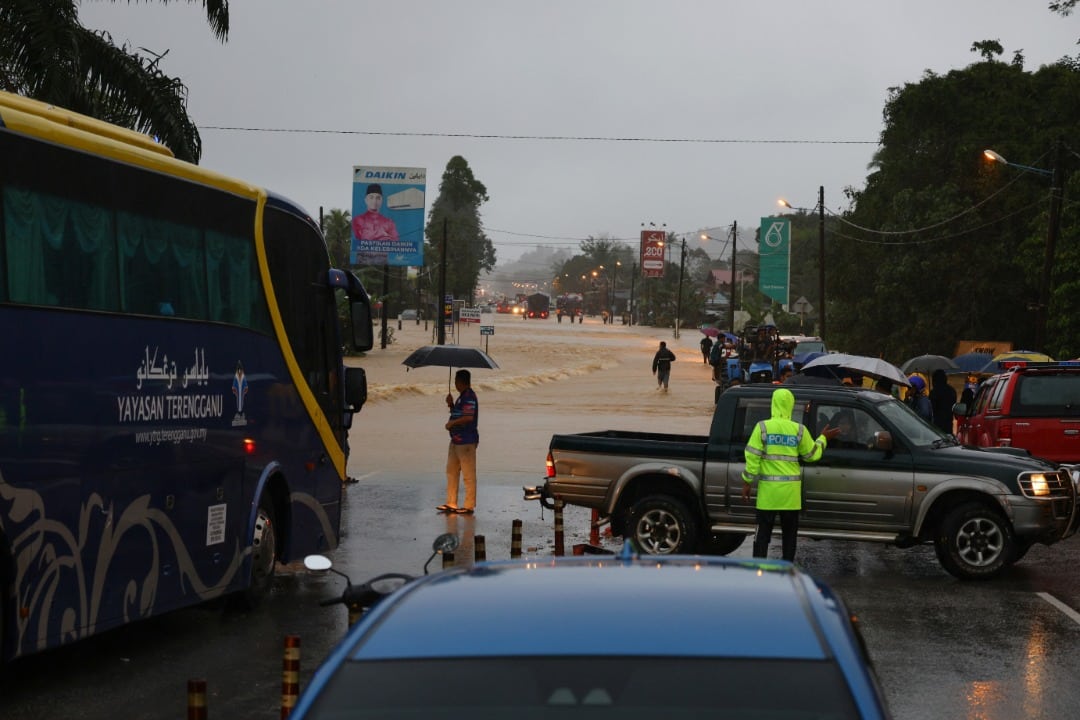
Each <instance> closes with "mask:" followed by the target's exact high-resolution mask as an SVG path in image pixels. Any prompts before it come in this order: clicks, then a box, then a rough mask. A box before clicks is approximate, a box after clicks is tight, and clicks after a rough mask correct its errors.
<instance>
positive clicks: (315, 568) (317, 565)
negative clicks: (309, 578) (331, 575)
mask: <svg viewBox="0 0 1080 720" xmlns="http://www.w3.org/2000/svg"><path fill="white" fill-rule="evenodd" d="M332 565H333V563H332V562H330V558H328V557H324V556H322V555H308V556H307V557H305V558H304V567H306V568H307V569H308V570H311V571H312V572H322V571H324V570H329V569H330V567H331V566H332Z"/></svg>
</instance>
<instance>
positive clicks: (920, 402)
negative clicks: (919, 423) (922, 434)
mask: <svg viewBox="0 0 1080 720" xmlns="http://www.w3.org/2000/svg"><path fill="white" fill-rule="evenodd" d="M908 382H909V383H911V387H910V388H909V389H908V393H907V400H906V401H905V402H907V404H908V407H910V408H911V409H912V410H914V411H915V413H916V414H917V415H918V416H919V417H921V418H922V419H923V420H925V421H926V422H928V423H933V422H934V407H933V406H932V405H931V404H930V398H928V397H926V381H925V380H923V379H922V378H921V377H919V376H918V375H912V376H910V377H909V378H908Z"/></svg>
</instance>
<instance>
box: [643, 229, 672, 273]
mask: <svg viewBox="0 0 1080 720" xmlns="http://www.w3.org/2000/svg"><path fill="white" fill-rule="evenodd" d="M665 237H666V234H665V233H664V231H663V230H642V231H641V276H642V277H647V278H651V277H652V278H658V277H664V238H665Z"/></svg>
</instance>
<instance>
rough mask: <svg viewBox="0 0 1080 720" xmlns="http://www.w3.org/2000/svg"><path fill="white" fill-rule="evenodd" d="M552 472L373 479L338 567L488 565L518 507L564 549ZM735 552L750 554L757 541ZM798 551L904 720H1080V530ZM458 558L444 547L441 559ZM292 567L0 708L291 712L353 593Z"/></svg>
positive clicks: (60, 664)
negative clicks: (978, 577) (230, 601)
mask: <svg viewBox="0 0 1080 720" xmlns="http://www.w3.org/2000/svg"><path fill="white" fill-rule="evenodd" d="M537 480H538V477H536V476H530V475H523V474H522V475H516V476H515V475H514V474H505V475H503V476H501V477H498V478H494V479H490V478H485V481H484V482H483V483H482V485H481V490H480V500H479V502H480V507H479V509H478V512H477V515H476V516H475V517H466V516H450V517H447V516H443V515H439V514H437V513H435V512H434V509H433V508H434V506H435V505H437V504H438V503H439V502H441V500H442V498H441V494H442V490H443V487H442V482H443V481H442V476H441V474H438V473H435V474H430V475H416V474H412V475H410V476H408V477H405V476H394V475H393V474H391V473H382V474H380V475H378V476H377V477H373V478H366V479H362V480H361V482H360V483H359V484H355V485H350V486H349V487H348V489H347V491H346V495H347V500H346V502H347V506H346V508H345V515H344V517H345V521H344V524H345V526H346V531H345V534H344V537H343V538H342V544H341V547H339V548H338V550H337V551H335V553H334V554H333V556H332V557H333V559H334V561H335V564H336V567H337V568H338V569H340V570H342V571H344V572H346V573H348V574H349V575H350V576H352V578H353V579H354V580H356V581H360V580H363V579H366V578H369V577H371V576H373V575H376V574H379V573H382V572H390V571H398V572H409V573H415V574H419V573H420V572H422V568H423V565H424V562H425V561H426V560H427V559H428V557H429V555H430V545H431V541H432V540H433V539H434V538H435V537H436V536H437V535H438V534H439V533H441V532H447V531H450V532H455V533H457V534H459V536H461V538H462V546H461V548H459V550H458V552H457V554H456V555H457V558H458V560H459V561H461V562H470V561H471V560H472V557H473V554H474V548H475V541H474V539H475V537H476V536H477V535H481V536H483V537H484V540H485V546H486V554H487V559H489V560H502V559H508V558H509V555H510V541H511V537H510V536H511V529H512V525H513V521H514V520H515V519H520V520H521V521H522V524H523V543H522V545H523V554H524V555H525V556H534V557H535V556H550V555H551V553H552V549H553V533H552V514H551V512H550V511H545V512H544V513H543V514H541V510H540V508H539V505H538V504H537V503H529V502H525V501H523V500H522V499H521V491H520V487H521V485H523V484H534V483H535V482H536V481H537ZM588 521H589V517H588V514H587V513H586V512H585V511H582V510H581V509H580V508H568V510H567V513H566V517H565V525H566V528H565V532H566V541H565V542H566V552H567V553H568V554H569V553H570V552H571V548H572V546H573V545H574V544H575V543H581V542H587V540H588V534H589V528H588ZM603 542H604V544H605V545H606V546H608V547H610V548H614V547H616V543H614V542H612V541H610V540H605V541H603ZM773 551H774V553H777V552H778V543H774V546H773ZM735 554H736V555H740V556H748V555H749V554H750V543H749V542H746V543H744V544H743V546H742V547H741V548H740V549H739V550H738V551H736V553H735ZM798 560H799V564H800V565H802V566H803V567H804V568H805V569H807V570H809V571H811V572H813V573H814V574H816V575H817V576H818V577H820V578H822V579H824V580H825V581H826V582H828V583H830V584H831V585H832V586H833V587H834V588H835V589H836V590H838V591H839V592H840V594H841V595H842V596H843V597H844V599H845V600H846V602H847V603H848V605H849V608H850V609H851V610H852V611H854V612H855V613H856V614H857V615H858V617H859V619H860V622H861V625H862V628H863V633H864V636H865V638H866V641H867V645H868V647H869V649H870V653H871V656H872V658H873V660H874V663H875V666H876V668H877V671H878V674H879V677H880V679H881V682H882V685H883V687H884V689H885V693H886V696H887V698H888V701H889V703H890V707H891V709H892V711H893V714H894V716H895V717H896V718H898V719H900V720H921V719H923V718H927V719H929V718H978V719H980V720H998V719H1001V720H1004V719H1005V718H1009V719H1010V720H1011V719H1014V718H1066V717H1076V716H1077V714H1078V711H1077V709H1076V708H1078V707H1080V683H1077V682H1076V678H1077V677H1078V675H1080V615H1078V614H1077V613H1078V612H1080V582H1078V580H1077V577H1078V572H1080V571H1078V568H1080V540H1078V539H1076V538H1072V539H1070V540H1068V541H1066V542H1064V543H1061V544H1058V545H1056V546H1054V547H1050V548H1046V547H1043V546H1036V547H1035V548H1033V549H1032V550H1031V551H1030V552H1029V554H1028V556H1027V557H1026V558H1025V559H1024V561H1023V562H1021V563H1020V564H1018V565H1017V566H1016V567H1014V568H1013V569H1012V570H1010V571H1009V572H1008V573H1007V574H1006V575H1005V576H1004V577H1002V578H999V579H998V580H995V581H992V582H988V583H961V582H958V581H956V580H954V579H953V578H952V577H951V576H949V575H947V574H946V573H945V572H944V571H943V570H941V569H940V567H939V566H938V564H937V560H936V558H935V557H934V552H933V549H932V548H930V547H929V546H925V547H920V548H915V549H908V550H901V549H898V548H893V547H889V546H885V545H877V544H870V543H842V542H834V541H818V542H814V541H803V542H802V543H800V548H799V557H798ZM440 566H441V564H440V560H439V559H438V558H436V560H434V561H433V562H432V570H435V569H438V567H440ZM283 570H284V572H282V574H281V575H280V577H279V579H278V582H277V584H276V587H275V592H274V594H273V596H272V597H271V599H270V600H269V601H268V602H267V603H266V605H265V607H264V608H262V609H261V610H260V611H257V612H254V613H250V614H244V613H238V612H235V611H231V610H229V609H227V608H226V607H224V606H223V605H210V606H204V607H200V608H195V609H190V610H184V611H180V612H176V613H173V614H171V615H168V616H165V617H161V618H156V619H153V620H149V621H146V622H142V623H138V624H135V625H132V626H129V627H127V628H123V629H120V630H117V631H113V632H110V633H106V634H105V635H103V636H101V637H97V638H91V639H89V640H87V641H85V642H82V643H79V644H76V645H73V646H70V647H67V648H62V649H60V650H58V651H53V652H48V653H45V654H42V655H38V656H34V657H30V658H27V659H25V660H21V661H19V662H17V663H14V664H12V665H11V666H9V667H7V668H5V669H4V670H3V676H2V679H0V718H3V719H4V720H23V719H24V718H26V719H30V718H42V719H45V718H50V719H51V718H73V717H77V718H80V720H97V719H98V718H117V717H121V718H176V717H182V716H183V715H184V713H185V711H186V701H187V700H186V682H187V680H188V679H189V678H197V677H201V678H206V680H207V685H208V710H209V714H210V717H212V718H223V717H225V718H267V719H269V718H276V717H278V716H279V710H280V685H281V666H282V646H283V642H284V638H285V636H286V635H289V634H296V635H299V636H300V638H301V653H302V659H301V684H302V686H303V685H306V682H307V680H308V678H309V677H310V675H311V673H312V672H313V671H314V669H315V667H316V665H317V663H318V661H319V659H320V658H321V657H323V656H324V655H325V654H326V653H327V651H328V650H329V649H330V647H332V645H333V643H334V642H336V641H337V640H338V639H339V638H340V637H341V635H342V634H343V633H344V631H345V625H346V618H345V612H344V609H343V608H341V607H340V606H339V607H333V608H321V607H319V605H318V603H319V600H321V599H323V598H325V597H328V596H331V595H333V594H334V593H335V592H337V591H340V588H341V587H342V581H341V579H340V578H337V577H335V576H333V575H326V576H312V575H309V574H307V573H306V572H305V571H303V570H298V569H296V568H285V569H283ZM615 601H617V599H614V598H613V602H615ZM718 610H719V611H722V609H718Z"/></svg>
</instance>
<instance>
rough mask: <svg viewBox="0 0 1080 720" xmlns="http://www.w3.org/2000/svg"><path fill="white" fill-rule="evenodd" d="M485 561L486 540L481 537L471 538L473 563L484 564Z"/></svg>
mask: <svg viewBox="0 0 1080 720" xmlns="http://www.w3.org/2000/svg"><path fill="white" fill-rule="evenodd" d="M485 560H487V540H485V539H484V536H483V535H474V536H473V561H474V562H484V561H485Z"/></svg>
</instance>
